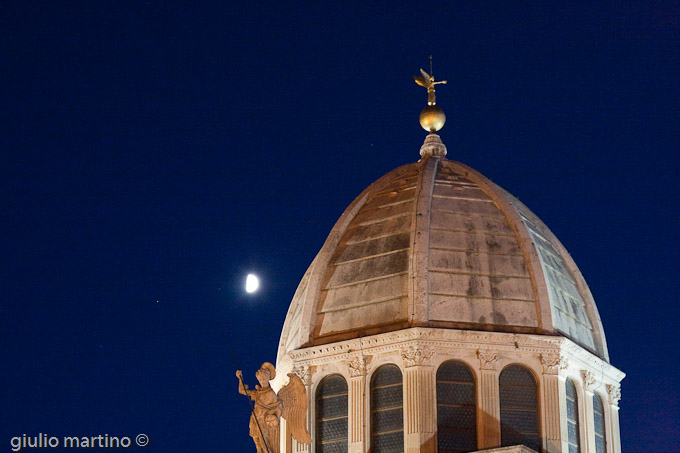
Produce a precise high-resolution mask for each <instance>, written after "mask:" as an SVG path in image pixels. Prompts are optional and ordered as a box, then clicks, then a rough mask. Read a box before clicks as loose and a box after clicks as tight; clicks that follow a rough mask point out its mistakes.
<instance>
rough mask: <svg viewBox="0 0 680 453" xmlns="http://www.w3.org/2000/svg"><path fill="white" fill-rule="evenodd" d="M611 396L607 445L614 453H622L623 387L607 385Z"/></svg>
mask: <svg viewBox="0 0 680 453" xmlns="http://www.w3.org/2000/svg"><path fill="white" fill-rule="evenodd" d="M607 393H608V394H609V420H610V423H608V424H607V426H608V427H609V431H608V433H607V435H608V442H607V445H611V447H608V449H609V451H611V452H612V453H621V431H620V428H619V401H620V400H621V387H619V386H618V385H609V384H607Z"/></svg>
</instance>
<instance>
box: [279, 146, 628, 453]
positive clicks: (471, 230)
mask: <svg viewBox="0 0 680 453" xmlns="http://www.w3.org/2000/svg"><path fill="white" fill-rule="evenodd" d="M445 152H446V148H445V147H444V145H443V144H442V143H441V141H440V140H439V137H438V136H437V135H435V134H430V135H429V136H428V138H427V139H426V142H425V145H424V146H423V149H421V155H422V156H423V157H422V159H421V160H420V161H418V162H417V163H414V164H409V165H405V166H402V167H399V168H397V169H396V170H394V171H392V172H390V173H388V174H387V175H385V176H384V177H383V178H381V179H379V180H378V181H376V182H375V183H374V184H372V185H371V186H369V187H368V188H367V189H366V190H365V191H364V192H363V193H362V194H361V195H359V197H357V199H356V200H355V201H354V202H353V203H352V204H351V205H350V206H349V207H348V208H347V210H346V211H345V212H344V213H343V215H342V216H341V217H340V219H339V220H338V222H337V223H336V225H335V227H334V228H333V230H332V231H331V233H330V235H329V237H328V239H327V241H326V243H325V244H324V246H323V247H322V249H321V251H320V252H319V254H318V255H317V257H316V258H315V260H314V261H313V262H312V264H311V266H310V268H309V270H308V271H307V273H306V274H305V276H304V277H303V279H302V281H301V283H300V285H299V287H298V290H297V291H296V294H295V296H294V298H293V301H292V302H291V306H290V309H289V312H288V315H287V318H286V322H285V324H284V328H283V331H282V334H281V342H280V345H279V353H278V358H277V370H278V371H279V373H278V375H279V376H285V375H286V373H288V372H291V371H292V372H294V373H296V374H297V375H298V376H300V378H301V379H302V381H303V382H304V383H305V385H306V387H307V393H308V398H309V402H308V425H309V430H310V433H311V434H312V438H313V439H314V442H313V443H312V444H311V445H296V444H295V441H291V440H290V439H285V438H284V439H283V440H282V446H283V447H284V450H282V451H286V450H285V449H287V450H288V451H295V452H313V451H324V449H323V448H322V445H323V446H325V447H326V449H325V451H350V452H368V451H372V452H377V451H401V450H402V449H403V451H408V452H436V451H454V450H453V449H452V448H454V447H450V446H449V447H446V446H445V445H447V442H450V444H451V445H454V444H455V443H456V439H455V436H454V437H453V438H452V439H449V440H446V439H444V434H443V432H444V431H443V429H444V428H443V425H442V423H443V421H442V420H441V419H443V418H444V416H443V415H441V414H449V415H447V417H449V418H451V420H453V421H452V423H454V424H455V423H467V425H465V426H466V427H465V428H460V427H458V428H456V427H455V426H454V427H453V428H450V429H449V428H447V429H448V431H447V432H454V433H455V432H456V431H455V430H456V429H459V430H461V431H460V432H461V433H465V434H464V435H465V436H468V437H469V436H471V435H472V436H473V439H472V441H471V442H472V444H471V445H472V447H470V444H468V446H467V447H456V449H457V451H461V449H462V451H475V450H482V449H490V448H500V447H510V446H512V445H514V444H512V445H510V444H509V442H512V439H527V440H526V442H525V441H522V442H519V441H518V443H525V444H531V446H532V447H533V448H534V450H543V451H545V452H570V451H572V452H573V451H581V452H592V453H599V452H600V451H602V452H603V453H604V452H608V453H617V452H620V451H621V447H620V441H619V438H620V436H619V424H618V401H619V398H620V381H621V380H622V379H623V377H624V374H623V373H622V372H621V371H619V370H617V369H616V368H614V367H613V366H612V365H610V364H609V357H608V352H607V345H606V340H605V336H604V330H603V328H602V323H601V321H600V318H599V315H598V312H597V307H596V305H595V302H594V300H593V298H592V295H591V294H590V291H589V290H588V286H587V285H586V283H585V280H584V279H583V277H582V276H581V273H580V272H579V270H578V268H577V267H576V265H575V263H574V262H573V260H572V259H571V257H570V256H569V254H568V253H567V252H566V250H565V249H564V247H563V246H562V244H561V243H560V242H559V240H558V239H557V238H556V237H555V236H554V235H553V234H552V233H551V232H550V230H549V229H548V228H547V227H546V226H545V225H544V224H543V222H541V221H540V219H538V217H536V216H535V215H534V214H533V213H532V212H531V211H530V210H529V209H528V208H527V207H526V206H524V205H523V204H522V203H521V202H519V201H518V200H517V199H516V198H514V197H513V196H512V195H510V194H508V193H507V192H506V191H504V190H503V189H501V188H500V187H498V186H497V185H495V184H493V183H492V182H491V181H489V180H488V179H487V178H485V177H484V176H482V175H481V174H479V173H478V172H476V171H475V170H472V169H471V168H469V167H467V166H465V165H463V164H460V163H458V162H453V161H450V160H448V159H446V158H445V157H443V156H444V155H445ZM450 361H454V362H455V363H458V364H461V365H464V369H466V370H469V372H470V373H471V374H470V376H471V380H470V382H469V383H468V382H466V383H458V382H453V381H451V382H449V381H444V380H443V379H444V378H442V380H441V382H440V381H439V378H438V377H437V376H438V370H440V369H441V368H440V367H441V365H442V364H444V363H451V362H450ZM390 364H391V365H396V366H397V367H398V368H399V370H400V372H401V379H402V381H401V388H402V390H403V393H402V398H400V399H399V401H396V400H395V401H392V402H390V403H389V404H391V405H392V406H390V405H389V404H387V406H386V407H387V409H386V410H385V411H384V412H376V411H375V410H374V409H375V407H372V404H374V405H376V407H377V403H378V402H379V401H380V400H379V398H388V397H387V396H381V395H383V394H385V395H386V394H387V392H392V394H394V389H395V385H394V384H389V385H386V386H384V388H380V386H379V385H377V384H375V383H373V380H374V376H375V373H376V372H377V370H379V369H380V367H381V366H383V365H390ZM518 366H519V367H518ZM520 367H521V368H520ZM506 370H508V371H507V372H506ZM510 370H512V372H513V373H516V372H519V373H520V374H521V373H522V372H525V377H524V379H525V383H524V384H522V383H521V382H520V383H517V382H519V381H517V382H515V381H513V379H519V378H518V377H516V378H512V377H511V371H510ZM517 370H519V371H517ZM522 370H523V371H522ZM502 373H505V376H506V377H505V378H501V374H502ZM328 376H341V377H342V378H343V379H344V381H345V382H346V383H347V386H346V390H344V387H343V388H342V389H340V390H338V391H336V392H335V393H333V394H328V395H326V394H321V393H320V391H319V385H320V383H321V382H322V381H323V380H324V379H325V378H327V377H328ZM503 379H505V380H503ZM567 380H569V383H568V382H567ZM338 381H339V382H342V380H341V379H338ZM506 381H507V382H506ZM447 382H448V383H449V384H450V385H452V386H453V387H451V388H454V387H455V388H456V389H458V390H456V392H458V393H460V394H461V395H462V394H466V395H468V397H469V398H470V400H469V401H467V402H465V404H463V403H460V401H459V402H456V401H453V402H452V403H446V402H443V401H442V398H443V390H442V395H438V389H439V388H441V389H445V385H447ZM504 382H506V383H504ZM526 382H529V384H526ZM281 383H282V382H274V386H275V387H276V386H277V385H281ZM374 384H375V385H374ZM456 386H457V387H456ZM513 386H515V387H513ZM374 387H376V388H374ZM568 388H569V392H570V394H569V395H567V389H568ZM376 389H377V390H376ZM461 389H462V390H461ZM466 389H467V390H466ZM472 389H474V390H472ZM513 389H516V391H515V390H513ZM463 390H464V391H463ZM372 392H373V393H372ZM381 392H383V393H381ZM461 392H462V393H461ZM524 394H526V395H529V396H526V397H524V396H522V395H524ZM532 395H533V396H532ZM568 396H569V398H568ZM452 397H453V398H454V399H455V398H458V397H459V396H456V395H453V396H452ZM324 398H325V399H324ZM522 398H525V399H526V401H524V400H522ZM345 400H346V403H345ZM374 400H375V401H374ZM320 401H326V403H324V404H325V405H323V404H322V405H320ZM527 401H528V402H527ZM331 403H332V404H331ZM600 403H601V404H600ZM381 404H382V403H381ZM345 406H346V407H345ZM329 411H330V412H329ZM332 411H336V412H332ZM372 411H373V412H372ZM399 411H401V412H399ZM470 411H472V412H470ZM317 412H318V413H317ZM322 412H323V413H322ZM331 412H332V413H331ZM402 413H403V420H399V424H400V426H398V427H396V425H394V423H395V422H394V414H402ZM438 414H439V415H438ZM451 414H452V415H451ZM466 414H467V415H466ZM469 414H473V415H472V418H473V419H474V420H470V416H469ZM390 417H391V418H390ZM400 417H401V415H400ZM466 417H467V418H466ZM438 418H441V419H438ZM390 423H391V424H392V425H390ZM379 425H380V426H382V425H384V426H385V427H384V428H380V429H382V431H381V433H382V432H384V433H387V434H384V435H383V434H381V433H378V434H379V435H378V434H376V432H377V431H378V430H379V429H378V426H379ZM393 425H394V426H393ZM456 426H457V425H456ZM461 426H462V425H461ZM284 427H285V424H284ZM438 427H441V429H440V428H438ZM392 428H394V429H392ZM399 429H403V439H401V436H402V434H401V431H399ZM284 431H285V429H284ZM440 431H441V433H440ZM343 436H346V440H345V437H343ZM380 436H383V437H380ZM462 436H463V434H461V439H462ZM380 439H384V442H385V445H382V444H380V442H382V440H380ZM395 439H396V440H395ZM532 439H533V440H532ZM372 442H373V443H374V444H375V445H372ZM390 442H391V443H390ZM395 442H396V443H395ZM475 443H476V445H475ZM461 445H462V444H461ZM345 447H346V450H343V449H344V448H345ZM338 449H339V450H338ZM498 451H508V452H509V451H522V449H521V448H520V447H517V449H515V450H507V449H501V450H498ZM524 451H527V450H526V449H525V450H524Z"/></svg>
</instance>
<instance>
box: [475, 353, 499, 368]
mask: <svg viewBox="0 0 680 453" xmlns="http://www.w3.org/2000/svg"><path fill="white" fill-rule="evenodd" d="M477 356H478V357H479V366H480V367H481V368H482V370H495V369H496V361H497V360H498V351H492V350H490V349H478V350H477Z"/></svg>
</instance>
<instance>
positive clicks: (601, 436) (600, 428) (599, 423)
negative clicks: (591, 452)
mask: <svg viewBox="0 0 680 453" xmlns="http://www.w3.org/2000/svg"><path fill="white" fill-rule="evenodd" d="M593 415H594V417H595V453H605V452H606V451H607V435H606V434H605V432H604V405H603V404H602V399H601V398H600V395H598V394H597V393H595V394H594V395H593Z"/></svg>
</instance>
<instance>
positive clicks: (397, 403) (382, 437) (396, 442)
mask: <svg viewBox="0 0 680 453" xmlns="http://www.w3.org/2000/svg"><path fill="white" fill-rule="evenodd" d="M403 392H404V391H403V388H402V376H401V370H400V369H399V367H397V366H396V365H383V366H381V367H380V368H378V369H377V370H376V371H375V373H374V374H373V378H372V379H371V447H372V449H371V451H372V452H374V453H386V452H400V451H404V393H403Z"/></svg>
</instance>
